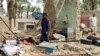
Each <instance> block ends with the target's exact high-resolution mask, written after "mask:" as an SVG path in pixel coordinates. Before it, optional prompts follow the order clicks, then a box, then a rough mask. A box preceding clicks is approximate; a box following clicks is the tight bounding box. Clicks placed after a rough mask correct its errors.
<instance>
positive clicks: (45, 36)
mask: <svg viewBox="0 0 100 56" xmlns="http://www.w3.org/2000/svg"><path fill="white" fill-rule="evenodd" d="M41 26H42V30H41V34H42V35H41V38H40V42H43V41H46V42H48V41H49V40H48V34H47V33H46V32H48V31H49V21H48V20H47V19H46V18H43V19H42V23H41Z"/></svg>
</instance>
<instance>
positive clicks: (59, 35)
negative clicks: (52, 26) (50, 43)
mask: <svg viewBox="0 0 100 56" xmlns="http://www.w3.org/2000/svg"><path fill="white" fill-rule="evenodd" d="M53 36H54V37H55V38H56V39H58V40H59V41H65V40H66V39H65V36H63V35H61V34H53Z"/></svg>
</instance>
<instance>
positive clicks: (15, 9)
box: [14, 0, 17, 27]
mask: <svg viewBox="0 0 100 56" xmlns="http://www.w3.org/2000/svg"><path fill="white" fill-rule="evenodd" d="M16 13H17V2H16V0H15V3H14V27H16Z"/></svg>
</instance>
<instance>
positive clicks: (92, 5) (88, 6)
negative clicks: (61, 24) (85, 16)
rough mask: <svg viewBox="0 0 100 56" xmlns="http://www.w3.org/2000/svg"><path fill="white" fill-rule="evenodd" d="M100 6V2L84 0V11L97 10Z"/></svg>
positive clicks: (97, 0) (98, 0)
mask: <svg viewBox="0 0 100 56" xmlns="http://www.w3.org/2000/svg"><path fill="white" fill-rule="evenodd" d="M98 4H100V0H83V8H84V10H86V11H87V10H95V9H96V8H97V5H98Z"/></svg>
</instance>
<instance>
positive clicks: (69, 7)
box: [55, 0, 77, 28]
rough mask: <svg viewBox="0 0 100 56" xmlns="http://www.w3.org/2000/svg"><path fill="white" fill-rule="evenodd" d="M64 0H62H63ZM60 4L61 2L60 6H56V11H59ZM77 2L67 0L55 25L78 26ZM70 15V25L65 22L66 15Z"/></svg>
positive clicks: (58, 26) (62, 26)
mask: <svg viewBox="0 0 100 56" xmlns="http://www.w3.org/2000/svg"><path fill="white" fill-rule="evenodd" d="M61 1H62V0H61ZM59 5H61V3H58V6H57V8H56V11H57V12H58V11H59ZM76 6H77V2H76V0H65V3H64V6H63V8H62V10H61V12H60V13H59V15H58V17H57V19H56V24H55V27H57V28H67V27H68V28H75V27H76V18H77V11H76V10H77V7H76ZM66 15H67V16H68V25H67V24H64V23H63V21H64V17H65V16H66Z"/></svg>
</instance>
